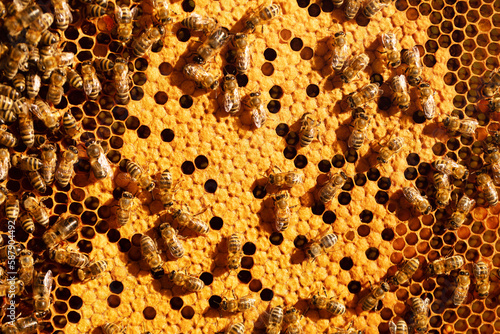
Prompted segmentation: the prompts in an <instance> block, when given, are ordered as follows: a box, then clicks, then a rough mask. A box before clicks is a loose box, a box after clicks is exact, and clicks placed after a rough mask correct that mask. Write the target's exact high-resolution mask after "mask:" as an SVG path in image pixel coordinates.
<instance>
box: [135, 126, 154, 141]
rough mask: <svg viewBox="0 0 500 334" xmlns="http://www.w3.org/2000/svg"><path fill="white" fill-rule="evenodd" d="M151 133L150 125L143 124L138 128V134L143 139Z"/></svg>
mask: <svg viewBox="0 0 500 334" xmlns="http://www.w3.org/2000/svg"><path fill="white" fill-rule="evenodd" d="M150 135H151V129H149V126H146V125H141V126H140V127H139V129H137V136H138V137H139V138H142V139H146V138H148V137H149V136H150Z"/></svg>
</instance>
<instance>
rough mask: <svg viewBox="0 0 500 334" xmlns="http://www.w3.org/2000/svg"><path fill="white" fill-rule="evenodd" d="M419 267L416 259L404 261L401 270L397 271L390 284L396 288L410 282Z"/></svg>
mask: <svg viewBox="0 0 500 334" xmlns="http://www.w3.org/2000/svg"><path fill="white" fill-rule="evenodd" d="M419 265H420V262H419V260H418V258H416V257H415V258H413V259H409V260H408V261H406V263H405V264H404V265H403V267H402V268H401V270H398V271H397V272H396V274H395V275H394V276H393V277H392V278H391V281H390V282H391V284H392V285H396V286H398V285H401V284H403V283H406V281H408V280H410V279H411V277H412V276H413V274H415V272H416V271H417V269H418V266H419Z"/></svg>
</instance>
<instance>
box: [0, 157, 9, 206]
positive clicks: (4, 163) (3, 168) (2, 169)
mask: <svg viewBox="0 0 500 334" xmlns="http://www.w3.org/2000/svg"><path fill="white" fill-rule="evenodd" d="M9 169H10V153H9V150H8V149H6V148H0V181H3V180H5V179H6V178H7V175H8V173H9ZM0 204H1V203H0Z"/></svg>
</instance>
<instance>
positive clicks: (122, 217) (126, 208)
mask: <svg viewBox="0 0 500 334" xmlns="http://www.w3.org/2000/svg"><path fill="white" fill-rule="evenodd" d="M133 205H134V195H132V194H131V193H129V192H128V191H124V192H123V193H122V198H120V200H119V201H118V210H116V220H117V221H118V224H119V225H120V226H124V225H126V224H127V223H128V221H129V220H130V211H131V210H132V206H133Z"/></svg>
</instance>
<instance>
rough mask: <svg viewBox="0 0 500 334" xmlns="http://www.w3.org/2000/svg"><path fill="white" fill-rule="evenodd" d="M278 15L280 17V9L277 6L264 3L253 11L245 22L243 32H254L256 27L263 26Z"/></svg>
mask: <svg viewBox="0 0 500 334" xmlns="http://www.w3.org/2000/svg"><path fill="white" fill-rule="evenodd" d="M279 15H281V7H280V5H279V4H275V3H271V4H270V5H269V4H267V3H265V4H263V5H261V6H259V8H257V9H256V10H255V11H253V13H252V15H250V17H249V18H248V19H247V20H246V21H245V29H244V30H243V31H244V32H246V31H251V32H254V31H255V28H256V27H257V26H258V25H260V24H262V25H263V24H264V23H266V22H267V21H270V20H271V19H273V18H275V17H277V16H279Z"/></svg>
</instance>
